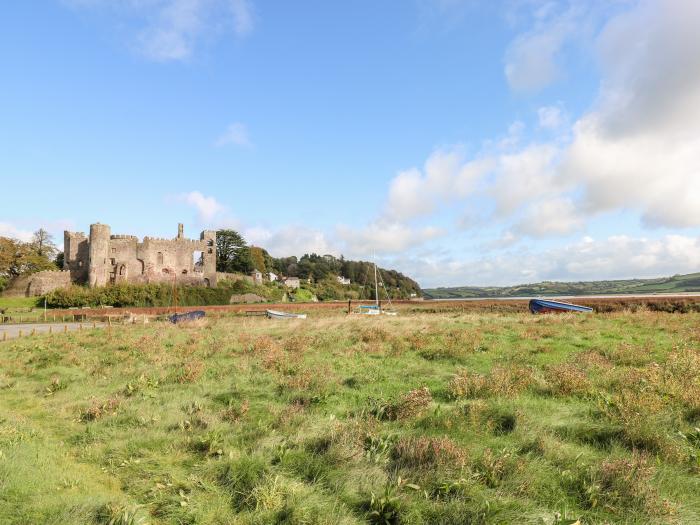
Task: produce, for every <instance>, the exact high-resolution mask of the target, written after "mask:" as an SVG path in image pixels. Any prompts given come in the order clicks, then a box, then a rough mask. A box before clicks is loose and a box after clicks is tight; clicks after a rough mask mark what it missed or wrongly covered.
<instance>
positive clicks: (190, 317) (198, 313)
mask: <svg viewBox="0 0 700 525" xmlns="http://www.w3.org/2000/svg"><path fill="white" fill-rule="evenodd" d="M202 317H204V310H194V311H192V312H185V313H183V314H173V315H171V316H170V317H168V319H170V322H171V323H173V324H177V323H182V322H183V321H194V320H195V319H201V318H202Z"/></svg>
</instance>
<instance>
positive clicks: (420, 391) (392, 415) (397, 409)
mask: <svg viewBox="0 0 700 525" xmlns="http://www.w3.org/2000/svg"><path fill="white" fill-rule="evenodd" d="M432 400H433V397H432V395H431V394H430V390H429V389H428V387H427V386H423V387H420V388H416V389H415V390H411V391H409V392H406V393H405V394H404V395H403V396H401V398H400V399H398V400H397V401H393V402H392V401H389V402H387V401H382V400H373V399H370V409H369V413H370V414H371V415H373V416H374V417H376V418H377V419H382V420H387V421H396V420H399V419H408V418H412V417H416V416H418V415H420V414H422V413H423V412H424V411H425V409H426V408H428V406H429V405H430V403H431V402H432Z"/></svg>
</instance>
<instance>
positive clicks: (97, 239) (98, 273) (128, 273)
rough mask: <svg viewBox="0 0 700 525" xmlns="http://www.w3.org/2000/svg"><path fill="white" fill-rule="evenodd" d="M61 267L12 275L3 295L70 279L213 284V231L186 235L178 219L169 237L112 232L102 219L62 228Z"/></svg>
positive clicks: (39, 291) (40, 290)
mask: <svg viewBox="0 0 700 525" xmlns="http://www.w3.org/2000/svg"><path fill="white" fill-rule="evenodd" d="M63 253H64V263H63V271H49V272H39V273H35V274H31V275H27V276H22V277H20V278H17V279H15V280H14V281H13V282H12V283H10V286H9V287H8V289H7V290H6V291H5V293H4V295H11V294H13V295H24V296H34V295H43V294H45V293H47V292H49V291H51V290H55V289H56V288H60V287H64V286H69V285H70V284H71V283H75V284H86V285H88V286H106V285H109V284H117V283H133V284H146V283H171V284H177V285H190V286H216V282H217V272H216V232H215V231H203V232H202V233H201V234H200V237H199V239H198V240H197V239H186V238H185V237H184V235H183V228H182V225H181V224H180V225H178V234H177V237H175V238H174V239H158V238H154V237H145V238H144V239H143V242H139V239H138V238H137V237H135V236H133V235H112V234H111V228H110V227H109V226H108V225H106V224H99V223H98V224H92V225H90V234H89V236H86V235H85V234H84V233H82V232H68V231H66V232H64V234H63Z"/></svg>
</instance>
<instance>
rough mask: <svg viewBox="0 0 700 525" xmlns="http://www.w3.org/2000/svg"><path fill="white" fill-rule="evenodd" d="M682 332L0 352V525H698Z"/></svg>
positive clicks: (495, 316) (495, 321)
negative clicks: (575, 523) (668, 524)
mask: <svg viewBox="0 0 700 525" xmlns="http://www.w3.org/2000/svg"><path fill="white" fill-rule="evenodd" d="M324 314H325V315H324ZM699 324H700V313H687V314H670V313H662V312H651V311H639V312H636V313H630V312H626V313H625V312H616V313H608V314H593V315H585V316H569V315H562V316H532V315H529V314H525V313H523V314H517V313H500V314H499V313H490V314H489V313H473V312H460V311H447V312H444V313H431V314H428V313H410V312H408V311H406V312H404V314H403V315H402V316H399V317H395V318H379V319H375V318H371V319H368V318H360V317H359V316H347V315H344V314H340V313H336V312H324V313H321V312H319V315H318V316H316V315H314V317H311V318H309V319H308V320H306V321H296V320H295V321H289V322H275V321H269V320H265V319H261V318H240V317H239V318H232V317H228V318H227V317H222V318H218V319H217V318H210V319H206V320H204V321H202V322H196V323H193V324H190V325H189V326H173V325H169V324H164V323H151V324H148V325H133V326H124V327H112V328H111V329H105V330H99V331H98V330H95V331H91V330H87V331H84V332H81V333H69V334H65V335H64V334H62V335H59V336H55V335H54V336H53V337H50V336H37V337H33V338H25V339H21V340H15V341H8V342H5V343H0V394H1V395H0V414H1V417H0V487H2V489H1V490H0V522H1V523H8V524H20V523H23V524H24V523H53V524H63V523H66V524H76V523H92V524H112V523H116V524H126V523H131V524H137V523H141V524H145V523H150V524H165V523H198V524H199V523H201V524H224V523H226V524H228V523H241V524H243V523H299V524H301V523H327V524H337V523H345V524H351V523H367V522H369V523H431V524H435V523H442V524H451V523H455V524H456V523H515V522H517V523H533V524H534V523H545V524H554V523H572V522H573V521H574V520H576V519H579V518H581V523H618V522H620V523H621V522H624V523H664V522H672V523H698V522H700V476H699V474H700V459H698V458H700V383H698V377H700V351H699V348H700V332H698V329H697V327H698V325H699ZM567 520H568V521H567Z"/></svg>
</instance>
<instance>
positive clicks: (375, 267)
mask: <svg viewBox="0 0 700 525" xmlns="http://www.w3.org/2000/svg"><path fill="white" fill-rule="evenodd" d="M374 302H375V303H376V305H377V308H379V285H378V284H377V263H376V262H375V263H374Z"/></svg>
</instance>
